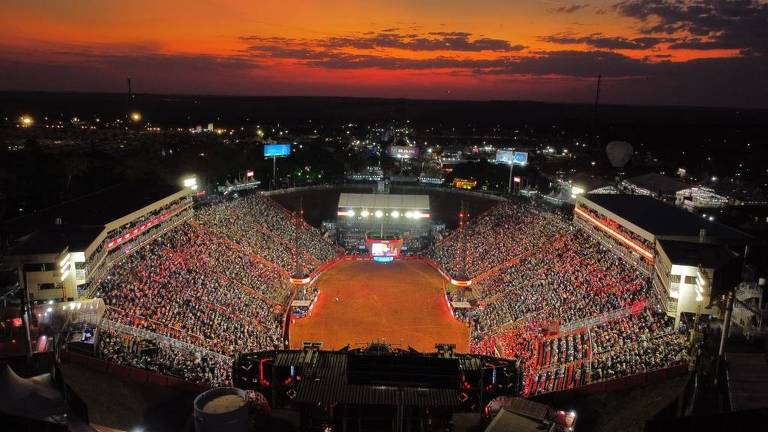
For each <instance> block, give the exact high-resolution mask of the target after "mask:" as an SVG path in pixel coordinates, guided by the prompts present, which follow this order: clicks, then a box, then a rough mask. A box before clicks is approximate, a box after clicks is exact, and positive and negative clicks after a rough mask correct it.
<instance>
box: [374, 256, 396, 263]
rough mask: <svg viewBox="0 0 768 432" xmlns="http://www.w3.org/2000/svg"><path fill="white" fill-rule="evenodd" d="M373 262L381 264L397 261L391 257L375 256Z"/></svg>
mask: <svg viewBox="0 0 768 432" xmlns="http://www.w3.org/2000/svg"><path fill="white" fill-rule="evenodd" d="M373 260H374V261H376V262H380V263H388V262H392V261H394V260H395V257H391V256H375V257H373Z"/></svg>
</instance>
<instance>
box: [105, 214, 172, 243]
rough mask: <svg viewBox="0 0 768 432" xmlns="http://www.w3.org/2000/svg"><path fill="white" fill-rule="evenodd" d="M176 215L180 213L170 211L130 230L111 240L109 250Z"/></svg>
mask: <svg viewBox="0 0 768 432" xmlns="http://www.w3.org/2000/svg"><path fill="white" fill-rule="evenodd" d="M176 213H178V210H170V211H167V212H165V213H163V214H161V215H160V216H157V217H155V218H152V219H150V220H148V221H147V222H144V223H143V224H141V225H139V226H137V227H135V228H133V229H131V230H129V231H128V232H126V233H125V234H123V235H121V236H119V237H117V238H114V239H112V240H110V241H109V242H108V243H107V249H112V248H114V247H116V246H119V245H120V244H122V243H125V242H126V241H128V240H130V239H132V238H134V237H136V236H138V235H139V234H141V233H143V232H144V231H146V230H148V229H149V228H152V227H153V226H155V225H157V224H159V223H160V222H162V221H164V220H166V219H168V218H169V217H171V216H173V215H174V214H176Z"/></svg>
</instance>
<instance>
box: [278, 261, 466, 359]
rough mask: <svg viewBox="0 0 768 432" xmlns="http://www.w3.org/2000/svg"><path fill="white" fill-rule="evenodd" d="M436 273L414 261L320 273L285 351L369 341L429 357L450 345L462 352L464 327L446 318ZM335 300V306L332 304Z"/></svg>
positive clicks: (350, 264)
mask: <svg viewBox="0 0 768 432" xmlns="http://www.w3.org/2000/svg"><path fill="white" fill-rule="evenodd" d="M445 283H446V282H445V279H443V277H442V276H440V274H439V273H438V272H437V271H435V270H434V269H432V268H431V267H429V266H428V265H426V264H423V263H421V262H418V261H396V262H393V263H388V264H382V263H375V262H372V261H347V262H342V263H340V264H338V265H337V266H336V267H333V268H331V269H330V270H328V271H326V272H325V273H323V274H322V275H321V276H320V277H319V278H318V280H317V282H316V284H317V286H318V287H319V288H320V295H319V297H318V299H317V301H316V303H315V306H314V308H313V309H312V315H311V316H309V317H305V318H300V319H297V320H294V321H293V322H292V323H291V327H290V346H291V348H301V345H302V342H303V341H322V342H323V348H324V349H339V348H342V347H344V346H345V345H347V344H349V345H350V346H351V347H352V348H355V347H357V346H359V345H361V344H365V343H368V342H371V341H381V340H383V341H385V342H387V343H389V344H392V345H394V346H398V347H401V348H408V346H411V347H413V348H415V349H417V350H419V351H422V352H433V351H434V350H435V349H434V348H435V344H436V343H454V344H456V351H457V352H467V350H468V348H469V347H468V344H469V328H468V327H467V326H466V325H464V323H462V322H461V321H458V320H456V319H455V318H454V317H453V316H452V315H451V313H450V310H449V308H448V305H447V304H446V302H445V299H444V296H443V285H444V284H445ZM337 298H338V301H337V300H336V299H337Z"/></svg>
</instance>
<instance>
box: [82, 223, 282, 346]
mask: <svg viewBox="0 0 768 432" xmlns="http://www.w3.org/2000/svg"><path fill="white" fill-rule="evenodd" d="M225 248H226V246H224V245H221V244H218V245H217V244H216V239H215V238H214V236H212V235H210V234H208V233H206V232H205V231H202V230H200V229H198V228H196V227H194V226H193V225H191V224H189V223H185V224H182V225H180V226H178V227H176V228H175V229H173V230H171V231H169V232H167V233H165V234H164V235H163V236H161V237H159V238H157V239H155V240H154V241H152V242H150V243H149V244H147V245H146V246H144V247H142V248H141V249H139V250H136V251H134V252H133V253H132V254H131V255H129V256H128V257H127V258H126V259H125V260H124V261H123V262H122V263H121V265H119V266H115V267H114V268H113V269H112V270H111V272H110V274H109V275H108V276H107V277H106V278H105V279H104V280H103V281H102V284H101V285H100V286H99V287H98V292H97V295H98V296H100V297H103V298H104V301H105V303H106V304H107V306H108V307H109V309H108V312H107V316H108V317H109V318H110V319H112V320H115V321H117V322H120V323H122V324H126V325H130V326H134V327H138V328H142V329H146V330H150V331H153V332H156V333H159V334H162V335H166V336H168V337H172V338H175V339H178V340H181V341H183V342H187V343H192V344H195V345H198V346H201V347H203V348H205V349H208V350H211V351H214V352H218V353H221V354H224V355H227V356H231V355H233V354H234V353H235V352H240V351H255V350H259V349H270V348H274V347H276V346H281V345H282V319H281V317H280V315H279V314H278V313H276V312H279V311H281V310H282V307H279V306H278V305H277V304H275V303H273V302H272V301H270V300H269V297H266V296H263V295H260V294H259V293H260V292H264V291H265V290H266V289H267V288H266V287H267V283H268V282H264V281H262V279H260V277H262V276H264V275H271V274H270V273H269V269H268V268H265V267H253V268H249V267H246V266H238V265H237V264H238V262H233V263H230V262H227V261H219V258H220V257H221V256H226V255H219V254H227V252H224V251H225V250H226V249H225ZM233 268H235V269H239V270H233ZM249 272H250V273H249ZM230 277H237V278H239V279H240V280H233V279H230ZM269 280H270V279H267V281H269ZM273 280H274V279H273ZM248 281H258V282H259V283H260V285H255V286H249V285H246V284H247V283H249V282H248ZM273 288H274V289H275V290H280V289H281V285H280V284H279V283H276V284H275V285H273ZM282 289H283V290H285V289H286V288H285V287H283V288H282Z"/></svg>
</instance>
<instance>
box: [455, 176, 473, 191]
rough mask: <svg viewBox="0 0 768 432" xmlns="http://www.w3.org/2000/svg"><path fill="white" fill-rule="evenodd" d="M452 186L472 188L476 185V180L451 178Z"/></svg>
mask: <svg viewBox="0 0 768 432" xmlns="http://www.w3.org/2000/svg"><path fill="white" fill-rule="evenodd" d="M453 187H455V188H458V189H474V188H476V187H477V180H475V179H463V178H458V177H457V178H455V179H453Z"/></svg>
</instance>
